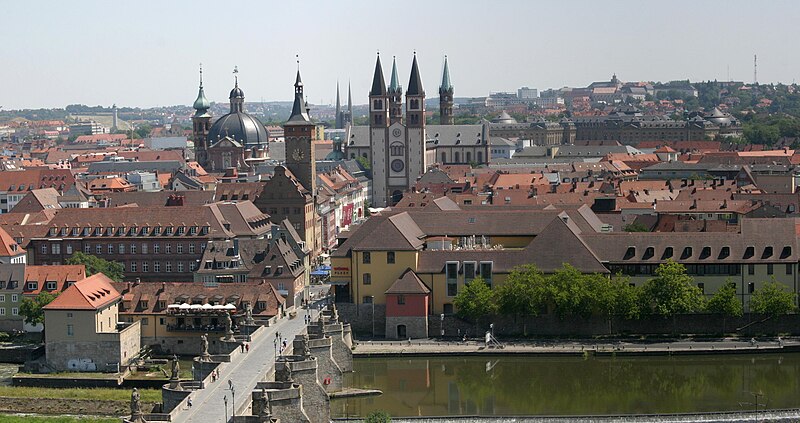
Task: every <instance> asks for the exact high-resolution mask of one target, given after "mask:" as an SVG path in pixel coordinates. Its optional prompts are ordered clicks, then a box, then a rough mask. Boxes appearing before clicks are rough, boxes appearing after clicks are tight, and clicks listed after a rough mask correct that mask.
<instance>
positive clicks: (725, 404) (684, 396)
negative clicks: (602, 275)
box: [331, 353, 800, 417]
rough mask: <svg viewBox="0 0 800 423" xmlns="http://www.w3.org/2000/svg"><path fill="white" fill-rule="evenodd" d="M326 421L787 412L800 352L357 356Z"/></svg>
mask: <svg viewBox="0 0 800 423" xmlns="http://www.w3.org/2000/svg"><path fill="white" fill-rule="evenodd" d="M354 370H355V371H354V372H353V373H350V374H347V375H346V376H345V386H352V387H359V388H373V389H380V390H382V391H383V395H381V396H376V397H363V398H349V399H337V400H333V401H332V403H331V407H332V413H331V415H332V417H349V416H366V415H367V414H369V413H370V412H372V411H375V410H382V411H386V412H388V413H389V414H390V415H392V416H395V417H410V416H442V415H599V414H649V413H691V412H706V411H742V410H753V409H755V407H756V405H755V404H756V403H758V408H759V409H764V408H773V409H777V408H792V407H797V406H799V405H800V382H799V381H798V377H797V375H798V374H800V353H790V354H763V355H698V356H676V357H608V358H598V357H586V358H581V357H536V356H507V357H475V356H470V357H441V358H437V357H414V358H407V359H406V358H395V357H387V358H359V359H356V360H355V362H354Z"/></svg>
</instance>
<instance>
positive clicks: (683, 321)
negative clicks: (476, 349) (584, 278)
mask: <svg viewBox="0 0 800 423" xmlns="http://www.w3.org/2000/svg"><path fill="white" fill-rule="evenodd" d="M336 309H337V311H338V313H339V317H340V320H341V321H342V322H348V323H350V324H351V326H352V330H353V333H355V334H356V335H358V336H359V337H361V338H370V337H371V338H383V337H384V336H385V332H386V306H385V305H384V304H375V305H374V308H373V305H372V304H349V303H344V304H343V303H337V304H336ZM373 311H374V314H373ZM490 323H491V324H493V325H494V333H495V335H496V336H498V337H519V336H530V337H543V336H544V337H548V336H550V337H594V336H609V335H611V336H614V335H632V334H636V335H675V334H695V335H718V334H722V333H730V334H736V335H738V336H747V337H750V336H758V335H777V334H784V335H800V314H788V315H784V316H778V317H772V318H768V317H767V316H764V315H760V314H755V313H747V314H744V315H742V316H741V317H723V316H721V315H719V314H710V313H705V314H685V315H677V316H675V317H673V318H664V317H661V316H644V317H642V318H641V319H634V320H631V319H623V318H618V317H615V318H612V319H610V321H609V320H607V319H604V318H582V317H564V318H560V317H558V316H556V315H553V314H546V315H540V316H528V317H513V316H492V317H489V318H485V319H482V320H481V322H480V325H475V323H474V322H468V321H466V320H463V319H460V318H458V317H457V316H453V315H447V316H444V319H442V318H441V316H440V315H432V316H428V336H430V337H441V336H442V333H443V332H442V330H444V337H452V338H456V337H458V338H460V337H461V336H463V335H467V336H470V337H475V336H482V334H483V331H485V330H487V328H488V327H489V324H490ZM373 328H374V336H373Z"/></svg>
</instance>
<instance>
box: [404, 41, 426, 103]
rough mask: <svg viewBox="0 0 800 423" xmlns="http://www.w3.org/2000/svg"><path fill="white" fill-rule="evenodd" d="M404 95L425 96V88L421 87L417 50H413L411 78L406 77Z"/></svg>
mask: <svg viewBox="0 0 800 423" xmlns="http://www.w3.org/2000/svg"><path fill="white" fill-rule="evenodd" d="M406 95H407V96H409V95H414V96H416V95H418V96H425V89H423V88H422V79H421V77H420V75H419V66H418V65H417V52H414V61H413V62H412V63H411V78H409V79H408V90H407V91H406Z"/></svg>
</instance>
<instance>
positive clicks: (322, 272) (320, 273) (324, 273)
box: [311, 270, 330, 276]
mask: <svg viewBox="0 0 800 423" xmlns="http://www.w3.org/2000/svg"><path fill="white" fill-rule="evenodd" d="M329 274H330V272H328V271H325V270H315V271H313V272H311V276H328V275H329Z"/></svg>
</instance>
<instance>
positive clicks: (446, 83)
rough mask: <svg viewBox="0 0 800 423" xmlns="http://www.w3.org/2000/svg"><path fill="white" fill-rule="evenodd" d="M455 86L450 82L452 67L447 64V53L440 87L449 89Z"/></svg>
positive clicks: (443, 89)
mask: <svg viewBox="0 0 800 423" xmlns="http://www.w3.org/2000/svg"><path fill="white" fill-rule="evenodd" d="M451 88H453V85H452V84H451V83H450V68H449V67H448V66H447V55H445V56H444V71H442V85H441V86H440V87H439V89H440V90H442V91H447V90H449V89H451Z"/></svg>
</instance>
